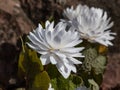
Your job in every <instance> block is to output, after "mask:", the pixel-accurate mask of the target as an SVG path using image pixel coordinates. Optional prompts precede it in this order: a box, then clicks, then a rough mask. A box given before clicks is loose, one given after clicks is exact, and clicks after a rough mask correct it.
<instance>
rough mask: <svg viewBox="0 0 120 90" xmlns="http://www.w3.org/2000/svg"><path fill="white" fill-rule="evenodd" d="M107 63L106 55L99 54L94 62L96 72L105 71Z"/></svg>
mask: <svg viewBox="0 0 120 90" xmlns="http://www.w3.org/2000/svg"><path fill="white" fill-rule="evenodd" d="M105 65H106V57H105V56H102V55H99V56H97V58H96V59H95V61H94V63H93V64H92V67H93V68H94V71H95V73H96V74H97V75H98V74H101V73H103V71H104V69H105Z"/></svg>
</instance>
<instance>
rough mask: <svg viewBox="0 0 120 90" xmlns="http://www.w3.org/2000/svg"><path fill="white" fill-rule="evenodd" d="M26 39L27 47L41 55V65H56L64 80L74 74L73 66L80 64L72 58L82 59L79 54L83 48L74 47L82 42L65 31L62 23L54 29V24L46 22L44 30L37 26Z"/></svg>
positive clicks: (74, 35) (75, 34) (75, 35)
mask: <svg viewBox="0 0 120 90" xmlns="http://www.w3.org/2000/svg"><path fill="white" fill-rule="evenodd" d="M70 29H71V28H70ZM28 38H29V40H30V42H28V43H27V44H28V46H29V47H30V48H32V49H34V50H36V51H37V52H38V53H39V54H41V56H40V60H41V62H42V64H43V65H46V64H49V63H51V64H54V65H56V67H57V69H58V71H59V72H60V73H61V74H62V75H63V76H64V78H68V76H69V75H70V73H71V71H73V72H74V73H76V71H77V70H76V67H75V65H74V64H81V62H80V61H79V60H77V59H76V58H74V57H84V56H83V55H82V54H81V53H80V51H82V50H83V49H84V47H74V46H76V45H78V44H80V43H81V42H82V40H80V39H79V35H78V33H77V32H75V31H74V30H68V31H66V24H64V23H63V22H59V23H58V24H57V25H56V26H55V28H54V22H52V23H50V22H49V21H46V23H45V29H43V27H42V26H41V25H40V24H39V26H38V28H37V29H36V30H34V31H33V32H30V33H29V35H28Z"/></svg>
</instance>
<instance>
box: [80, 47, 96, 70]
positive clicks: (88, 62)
mask: <svg viewBox="0 0 120 90" xmlns="http://www.w3.org/2000/svg"><path fill="white" fill-rule="evenodd" d="M83 54H84V55H85V58H84V61H83V64H82V68H83V70H84V71H85V72H90V71H91V70H92V64H93V62H94V60H95V58H96V57H97V50H96V49H95V48H88V49H86V50H85V51H84V52H83Z"/></svg>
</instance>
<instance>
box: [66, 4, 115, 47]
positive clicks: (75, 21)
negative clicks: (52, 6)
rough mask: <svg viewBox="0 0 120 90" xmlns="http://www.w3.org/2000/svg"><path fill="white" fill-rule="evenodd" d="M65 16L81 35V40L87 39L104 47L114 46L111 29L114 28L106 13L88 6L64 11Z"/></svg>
mask: <svg viewBox="0 0 120 90" xmlns="http://www.w3.org/2000/svg"><path fill="white" fill-rule="evenodd" d="M64 14H65V15H66V16H67V18H68V19H69V20H70V21H69V24H71V25H72V26H73V27H74V28H75V29H76V30H77V31H78V32H79V34H80V36H81V38H83V39H87V40H88V41H89V42H92V43H94V42H97V43H100V44H102V45H105V46H108V45H113V44H112V43H111V42H110V40H113V39H114V36H113V35H116V33H112V32H111V31H110V30H108V29H109V28H111V27H112V26H113V22H111V23H110V19H111V18H108V16H107V13H106V12H103V10H102V9H99V8H94V7H92V8H89V7H87V6H82V5H78V6H77V8H76V9H75V10H73V8H72V7H71V8H70V9H68V8H67V9H66V10H64Z"/></svg>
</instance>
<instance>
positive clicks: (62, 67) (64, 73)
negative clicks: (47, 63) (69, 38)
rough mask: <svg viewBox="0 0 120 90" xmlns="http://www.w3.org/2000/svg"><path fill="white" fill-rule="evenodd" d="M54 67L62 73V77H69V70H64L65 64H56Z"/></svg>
mask: <svg viewBox="0 0 120 90" xmlns="http://www.w3.org/2000/svg"><path fill="white" fill-rule="evenodd" d="M56 67H57V69H58V71H59V72H60V73H61V74H62V75H63V77H64V78H68V77H69V75H70V72H71V71H69V70H66V68H65V66H64V65H63V63H58V64H56Z"/></svg>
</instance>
